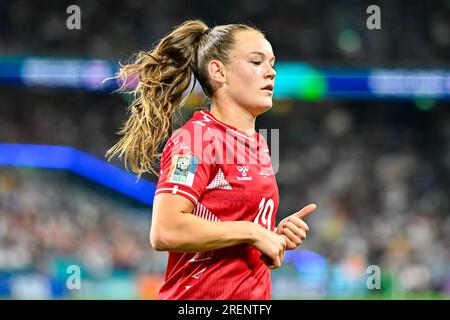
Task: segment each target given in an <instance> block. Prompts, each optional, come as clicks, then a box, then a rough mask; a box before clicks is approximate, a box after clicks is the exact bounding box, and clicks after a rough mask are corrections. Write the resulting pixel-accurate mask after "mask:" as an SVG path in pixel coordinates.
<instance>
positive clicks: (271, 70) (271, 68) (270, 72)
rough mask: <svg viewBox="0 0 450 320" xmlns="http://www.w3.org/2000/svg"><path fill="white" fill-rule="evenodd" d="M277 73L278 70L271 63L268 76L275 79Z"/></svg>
mask: <svg viewBox="0 0 450 320" xmlns="http://www.w3.org/2000/svg"><path fill="white" fill-rule="evenodd" d="M276 75H277V72H276V71H275V69H274V67H272V66H271V65H269V69H268V70H267V73H266V77H268V78H270V79H272V80H273V79H274V78H275V76H276Z"/></svg>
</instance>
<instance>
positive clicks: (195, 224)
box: [151, 212, 256, 252]
mask: <svg viewBox="0 0 450 320" xmlns="http://www.w3.org/2000/svg"><path fill="white" fill-rule="evenodd" d="M171 220H172V221H170V222H169V223H167V222H166V223H165V226H164V227H158V225H156V226H155V227H154V228H153V226H152V232H151V234H152V235H153V236H152V238H153V239H151V241H152V245H153V247H154V248H155V249H156V250H164V251H173V252H200V251H208V250H215V249H220V248H224V247H229V246H233V245H237V244H242V243H253V242H254V239H255V234H254V233H255V229H256V225H254V223H253V222H250V221H221V222H216V221H208V220H205V219H202V218H199V217H197V216H195V215H193V214H190V213H181V212H180V213H179V216H177V218H176V219H171Z"/></svg>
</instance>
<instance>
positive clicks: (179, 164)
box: [167, 155, 198, 186]
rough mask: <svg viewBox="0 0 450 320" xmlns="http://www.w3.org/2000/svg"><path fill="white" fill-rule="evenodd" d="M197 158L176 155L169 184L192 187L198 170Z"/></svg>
mask: <svg viewBox="0 0 450 320" xmlns="http://www.w3.org/2000/svg"><path fill="white" fill-rule="evenodd" d="M197 163H198V161H197V158H196V157H195V156H192V155H175V156H174V157H173V159H172V165H171V168H170V173H169V175H168V176H167V177H168V180H167V181H168V182H177V183H181V184H184V185H188V186H192V184H193V183H194V176H195V171H196V170H197Z"/></svg>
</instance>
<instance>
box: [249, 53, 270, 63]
mask: <svg viewBox="0 0 450 320" xmlns="http://www.w3.org/2000/svg"><path fill="white" fill-rule="evenodd" d="M250 54H258V55H260V56H263V57H265V56H266V55H265V54H264V52H261V51H252V52H250ZM275 59H276V57H275V56H273V57H272V58H270V61H275Z"/></svg>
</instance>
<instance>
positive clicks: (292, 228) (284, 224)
mask: <svg viewBox="0 0 450 320" xmlns="http://www.w3.org/2000/svg"><path fill="white" fill-rule="evenodd" d="M316 208H317V206H316V205H315V204H309V205H307V206H306V207H304V208H303V209H302V210H300V211H298V212H296V213H294V214H292V215H290V216H288V217H286V218H284V219H283V220H281V222H280V223H279V224H278V227H277V228H276V229H275V233H277V234H279V235H281V236H283V237H284V238H285V239H286V249H287V250H294V249H295V248H297V247H298V246H299V245H301V244H302V242H303V240H304V239H305V238H306V233H307V232H308V231H309V227H308V225H307V224H306V223H305V222H304V221H303V220H302V219H303V218H305V217H306V216H308V215H309V214H310V213H311V212H313V211H314V210H316Z"/></svg>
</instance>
